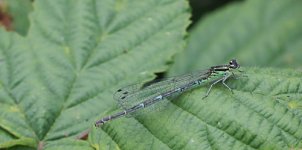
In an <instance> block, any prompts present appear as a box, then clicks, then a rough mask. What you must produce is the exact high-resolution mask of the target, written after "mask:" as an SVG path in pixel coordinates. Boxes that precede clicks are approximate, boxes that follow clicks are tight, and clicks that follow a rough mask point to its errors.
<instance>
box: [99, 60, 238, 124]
mask: <svg viewBox="0 0 302 150" xmlns="http://www.w3.org/2000/svg"><path fill="white" fill-rule="evenodd" d="M239 67H240V65H239V64H238V63H237V61H236V60H235V59H233V60H231V61H230V62H229V64H225V65H218V66H213V67H210V68H209V69H207V70H204V71H200V72H197V73H191V74H186V75H182V76H178V77H171V78H167V79H163V80H161V81H159V82H155V83H152V84H150V85H147V86H144V84H135V85H130V86H127V87H124V88H121V89H119V90H117V92H116V93H115V94H114V99H116V100H118V102H119V104H120V106H121V107H122V108H123V109H124V111H121V112H119V113H116V114H113V115H110V116H107V117H104V118H102V119H101V120H98V121H97V122H96V123H95V126H100V125H103V124H104V123H106V122H108V121H110V120H113V119H116V118H119V117H122V116H125V115H127V114H132V113H135V112H137V111H138V110H140V109H143V108H146V107H148V106H151V105H153V104H155V103H157V102H160V101H162V100H164V99H171V98H173V97H175V96H177V95H179V94H182V93H183V92H185V91H188V90H190V89H192V88H196V87H198V86H200V85H204V84H206V83H211V85H210V88H209V89H208V91H207V93H206V95H205V96H204V97H203V98H205V97H207V96H208V95H209V93H210V91H211V89H212V87H213V85H215V84H217V83H219V82H222V84H223V85H224V86H225V87H227V88H228V89H229V90H230V91H231V92H232V89H231V88H230V87H229V86H228V85H227V84H226V83H225V81H226V80H227V79H228V78H229V77H230V76H232V75H234V73H233V71H234V70H237V69H238V68H239Z"/></svg>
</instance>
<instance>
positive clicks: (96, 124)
mask: <svg viewBox="0 0 302 150" xmlns="http://www.w3.org/2000/svg"><path fill="white" fill-rule="evenodd" d="M102 125H103V123H95V124H94V126H95V127H96V128H98V127H100V126H102Z"/></svg>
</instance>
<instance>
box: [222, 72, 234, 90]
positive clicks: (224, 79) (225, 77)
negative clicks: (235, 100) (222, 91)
mask: <svg viewBox="0 0 302 150" xmlns="http://www.w3.org/2000/svg"><path fill="white" fill-rule="evenodd" d="M230 76H231V74H228V75H226V76H224V78H223V80H222V84H223V85H224V86H226V87H227V88H228V89H229V90H230V91H231V92H232V93H234V92H233V90H232V89H231V88H230V87H229V86H228V85H227V84H226V83H225V81H226V80H227V79H228V78H229V77H230Z"/></svg>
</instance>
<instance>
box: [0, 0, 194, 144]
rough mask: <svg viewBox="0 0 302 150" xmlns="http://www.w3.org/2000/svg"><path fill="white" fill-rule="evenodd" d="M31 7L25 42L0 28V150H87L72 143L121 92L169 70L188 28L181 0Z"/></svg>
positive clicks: (70, 0) (66, 0) (59, 1)
mask: <svg viewBox="0 0 302 150" xmlns="http://www.w3.org/2000/svg"><path fill="white" fill-rule="evenodd" d="M33 7H34V11H33V12H32V13H31V15H30V24H31V26H30V28H29V30H28V34H27V36H26V37H20V36H18V35H17V34H14V33H7V32H5V31H3V30H0V35H1V36H0V59H1V60H3V61H2V62H1V64H0V65H1V67H0V79H1V86H0V131H1V132H0V133H1V134H0V138H1V139H4V140H0V148H8V147H11V148H16V149H18V147H17V145H19V146H20V145H21V146H26V147H27V148H28V147H35V148H38V149H43V148H46V149H91V148H92V146H91V145H89V143H88V142H84V141H76V140H74V138H76V137H77V136H78V135H79V134H80V133H82V132H83V131H85V130H86V129H88V128H90V127H91V126H92V125H93V124H94V122H95V121H96V120H97V119H99V118H100V117H103V116H104V115H107V114H108V113H110V112H111V111H114V110H116V109H117V108H116V102H115V101H114V100H113V98H112V93H114V91H115V90H116V89H117V88H118V87H120V86H122V85H126V84H129V83H132V82H137V81H139V80H140V81H147V80H151V79H152V78H154V72H161V71H164V70H166V69H167V63H169V62H170V61H171V57H172V56H173V55H174V54H175V53H177V52H178V51H180V50H181V49H182V48H183V46H184V41H183V37H184V34H185V28H186V27H187V25H188V24H189V21H188V18H189V13H188V4H187V2H186V1H173V0H161V1H158V0H156V1H155V0H147V1H119V0H117V1H112V0H104V1H94V0H88V1H81V0H76V1H74V0H54V1H53V0H51V1H42V0H41V1H39V0H37V1H35V2H34V3H33ZM100 130H101V129H100ZM72 139H73V140H72ZM73 143H74V146H75V147H72V146H73ZM64 145H65V146H64ZM26 147H24V148H26Z"/></svg>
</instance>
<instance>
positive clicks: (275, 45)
mask: <svg viewBox="0 0 302 150" xmlns="http://www.w3.org/2000/svg"><path fill="white" fill-rule="evenodd" d="M301 14H302V1H299V0H288V1H283V0H277V1H273V0H268V1H261V0H248V1H243V2H237V3H233V4H232V5H228V6H227V7H226V8H223V9H220V10H219V11H216V12H215V13H213V14H210V15H208V16H207V17H206V18H204V19H202V20H201V21H200V22H199V23H197V24H196V25H195V26H194V27H193V29H192V30H191V31H190V35H189V39H188V42H189V43H188V47H187V49H186V50H184V51H183V53H181V54H179V55H178V56H177V57H176V60H175V64H174V65H173V67H172V68H171V71H170V73H169V74H171V75H175V74H182V73H186V72H190V71H192V70H199V69H200V68H204V67H208V66H211V65H213V64H220V63H225V62H227V61H229V60H230V59H232V58H237V59H238V61H239V62H240V63H241V64H242V65H243V66H278V67H292V68H296V67H300V68H301V65H300V64H301V60H302V59H300V56H301V55H302V51H301V48H300V47H301V43H302V36H301V35H302V28H301V26H302V17H301Z"/></svg>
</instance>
